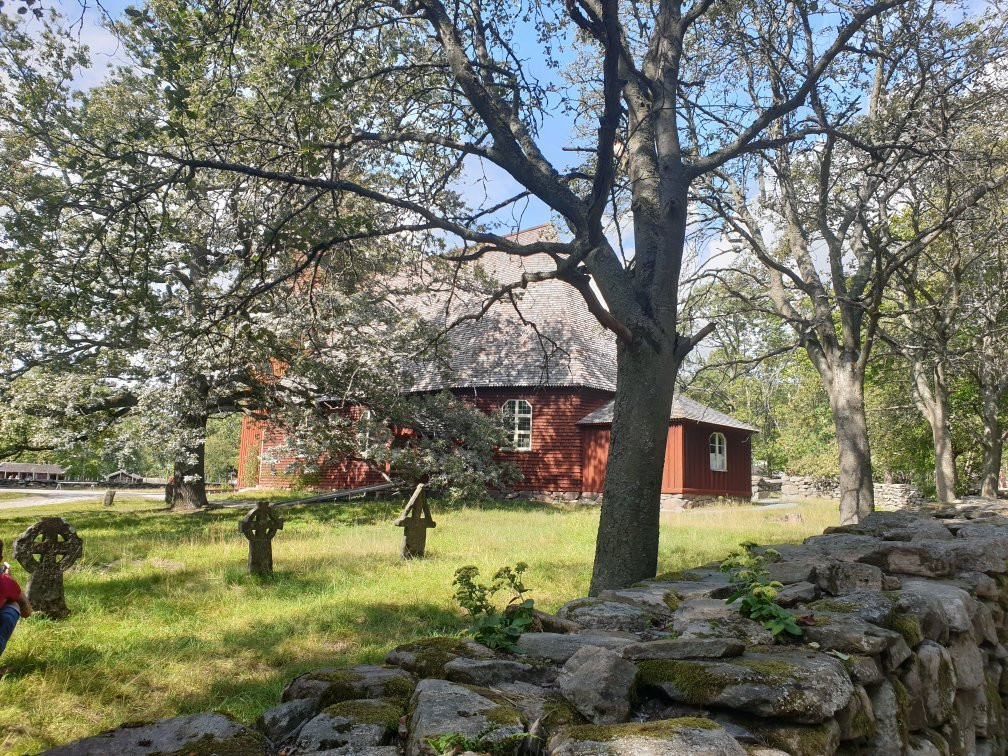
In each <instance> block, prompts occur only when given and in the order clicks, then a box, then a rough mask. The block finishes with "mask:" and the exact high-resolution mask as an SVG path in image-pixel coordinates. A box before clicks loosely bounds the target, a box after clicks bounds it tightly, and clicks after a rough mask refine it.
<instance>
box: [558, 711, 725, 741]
mask: <svg viewBox="0 0 1008 756" xmlns="http://www.w3.org/2000/svg"><path fill="white" fill-rule="evenodd" d="M720 727H721V725H719V724H717V723H716V722H712V721H711V720H709V719H701V718H700V717H679V718H677V719H660V720H658V721H655V722H627V723H625V724H616V725H581V726H580V727H572V728H571V729H570V730H569V731H568V733H569V735H570V737H571V738H572V739H573V740H588V741H592V742H594V743H606V742H608V741H610V740H619V739H621V738H646V739H650V740H662V739H670V738H673V737H675V736H676V735H678V734H679V733H681V732H683V731H684V730H717V729H720Z"/></svg>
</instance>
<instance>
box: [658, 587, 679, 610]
mask: <svg viewBox="0 0 1008 756" xmlns="http://www.w3.org/2000/svg"><path fill="white" fill-rule="evenodd" d="M662 601H664V602H665V606H667V607H668V608H669V609H670V610H672V611H673V612H674V611H675V610H676V609H678V608H679V604H681V603H682V596H680V595H679V594H678V593H676V592H675V591H669V592H668V593H666V594H665V596H664V597H663V598H662Z"/></svg>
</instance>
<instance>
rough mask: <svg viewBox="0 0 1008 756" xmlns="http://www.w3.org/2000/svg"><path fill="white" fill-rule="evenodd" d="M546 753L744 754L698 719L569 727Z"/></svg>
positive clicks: (731, 740)
mask: <svg viewBox="0 0 1008 756" xmlns="http://www.w3.org/2000/svg"><path fill="white" fill-rule="evenodd" d="M549 751H550V752H551V753H553V754H554V755H555V756H601V755H602V754H642V753H669V754H694V753H696V754H700V753H716V754H722V755H723V756H735V755H737V756H744V754H745V750H744V749H743V748H742V746H740V745H739V744H738V742H737V741H736V740H735V739H734V738H733V737H732V736H731V735H729V734H728V733H727V732H726V731H725V730H724V729H723V728H722V727H721V726H720V725H719V724H717V723H716V722H712V721H711V720H709V719H702V718H699V717H680V718H678V719H664V720H658V721H654V722H629V723H624V724H615V725H584V726H580V727H572V728H570V729H568V730H566V731H565V732H563V733H562V734H560V735H559V736H557V737H555V738H553V739H551V740H550V743H549Z"/></svg>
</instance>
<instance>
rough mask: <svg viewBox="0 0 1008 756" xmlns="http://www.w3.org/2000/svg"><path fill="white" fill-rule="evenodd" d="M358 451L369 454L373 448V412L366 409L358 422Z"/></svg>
mask: <svg viewBox="0 0 1008 756" xmlns="http://www.w3.org/2000/svg"><path fill="white" fill-rule="evenodd" d="M357 428H358V430H357V451H358V452H360V453H361V454H367V452H368V449H370V448H371V410H370V409H367V408H366V407H365V409H364V412H362V413H361V416H360V419H359V420H358V421H357Z"/></svg>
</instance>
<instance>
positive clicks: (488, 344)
mask: <svg viewBox="0 0 1008 756" xmlns="http://www.w3.org/2000/svg"><path fill="white" fill-rule="evenodd" d="M551 233H553V231H552V226H549V225H547V226H540V227H537V228H534V229H528V230H525V231H521V232H519V233H518V234H515V235H514V236H513V237H512V238H513V239H517V240H518V241H519V242H522V243H531V242H534V241H538V240H540V239H542V238H544V237H545V236H547V235H549V234H551ZM553 268H554V262H553V260H552V259H551V258H550V257H548V256H547V255H541V254H539V255H529V256H525V257H519V256H515V255H509V254H505V253H503V252H498V251H489V252H486V253H485V254H484V255H482V256H481V257H480V259H479V261H478V262H477V263H474V264H473V266H472V272H474V273H475V278H476V279H477V280H480V279H482V280H483V281H484V284H483V285H482V286H469V287H456V288H453V289H452V290H450V291H448V290H444V291H433V292H428V293H427V294H426V295H424V299H423V300H422V301H421V302H419V303H413V304H414V306H416V307H417V308H418V309H419V310H420V311H421V312H422V313H423V314H424V317H425V319H426V320H427V321H428V322H429V323H431V325H433V326H435V327H436V328H438V329H448V330H447V332H446V334H445V337H444V340H443V343H442V344H441V345H440V347H439V349H438V350H437V351H436V353H435V355H434V356H433V357H432V358H430V359H427V360H425V361H422V362H419V363H417V364H416V365H415V366H414V367H413V369H412V370H411V371H410V372H411V373H412V378H413V380H412V381H411V384H410V385H409V387H408V388H407V391H410V392H420V391H433V390H438V389H441V388H456V389H459V388H489V387H503V386H528V387H534V386H572V387H574V386H578V387H587V388H595V389H602V390H605V391H615V390H616V342H615V337H614V336H613V334H612V333H611V332H610V331H607V330H606V329H604V328H603V327H602V326H601V325H600V324H599V323H598V321H597V320H596V319H595V317H594V316H593V315H592V314H591V313H590V312H589V311H588V307H587V305H586V304H585V301H584V299H583V298H582V296H581V294H580V293H579V292H578V291H577V290H576V289H575V288H574V287H573V286H570V285H569V284H566V283H564V282H563V281H557V280H547V281H538V282H531V283H529V284H528V286H527V288H525V289H523V290H519V291H517V292H516V294H515V299H514V301H511V300H510V299H504V300H501V301H499V302H496V303H494V304H493V305H492V306H491V307H490V308H489V309H488V310H487V312H486V313H484V314H483V315H482V316H481V317H478V318H477V317H475V316H476V315H478V314H479V312H480V311H481V309H482V308H483V307H484V305H485V303H486V302H487V299H488V295H489V294H490V293H491V292H493V291H495V290H496V289H498V288H499V287H501V286H506V285H507V284H511V283H514V282H517V281H521V280H522V275H523V274H525V273H535V272H540V271H548V270H552V269H553ZM466 316H470V317H472V318H473V319H467V320H462V321H461V322H460V318H462V319H464V318H466ZM449 326H451V328H448V327H449Z"/></svg>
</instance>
